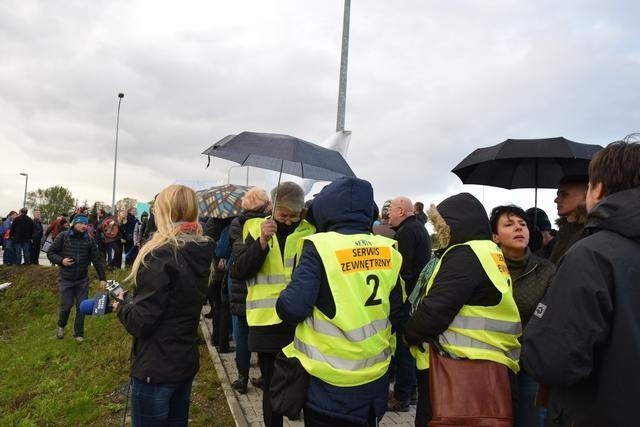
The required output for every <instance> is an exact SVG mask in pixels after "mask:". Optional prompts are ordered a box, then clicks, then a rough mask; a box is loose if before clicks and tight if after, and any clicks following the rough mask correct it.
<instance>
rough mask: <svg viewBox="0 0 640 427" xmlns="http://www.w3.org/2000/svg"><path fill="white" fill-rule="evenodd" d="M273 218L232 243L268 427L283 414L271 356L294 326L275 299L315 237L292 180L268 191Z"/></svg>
mask: <svg viewBox="0 0 640 427" xmlns="http://www.w3.org/2000/svg"><path fill="white" fill-rule="evenodd" d="M271 198H272V200H273V214H272V215H271V216H269V217H266V218H259V217H258V218H252V219H249V220H247V221H246V222H245V223H244V226H243V227H242V243H241V245H240V247H238V244H237V243H236V244H234V256H236V254H237V256H236V258H235V261H234V263H233V267H232V271H231V275H232V277H233V278H235V279H239V280H245V281H246V282H247V298H246V316H247V324H248V325H249V351H255V352H257V353H258V361H259V364H260V371H261V373H262V378H263V393H262V415H263V418H264V423H265V425H266V426H267V427H273V426H276V427H280V426H282V415H281V414H277V413H274V412H273V411H272V410H271V396H270V392H269V389H270V383H271V377H272V375H273V367H274V362H275V358H276V354H278V352H279V351H280V350H282V348H284V347H285V346H286V345H288V344H289V343H290V342H291V341H293V336H294V332H295V327H296V323H295V322H283V321H282V319H280V317H278V314H277V313H276V301H277V299H278V296H279V295H280V292H282V291H283V290H284V288H285V287H286V286H287V284H288V283H289V281H290V280H291V274H292V273H293V267H294V263H295V256H296V253H297V250H298V242H299V241H300V240H301V239H302V238H303V237H306V236H309V235H311V234H313V233H315V227H314V226H313V225H311V224H310V223H308V222H307V221H305V220H304V219H302V217H303V214H304V213H305V209H304V191H303V190H302V188H300V186H299V185H298V184H296V183H294V182H283V183H281V184H280V185H279V186H278V187H276V188H274V189H273V190H272V191H271Z"/></svg>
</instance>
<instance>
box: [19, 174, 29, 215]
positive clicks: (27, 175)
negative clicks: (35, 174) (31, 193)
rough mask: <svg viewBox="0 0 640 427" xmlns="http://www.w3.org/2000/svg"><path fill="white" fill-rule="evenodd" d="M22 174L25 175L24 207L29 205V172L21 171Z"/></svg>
mask: <svg viewBox="0 0 640 427" xmlns="http://www.w3.org/2000/svg"><path fill="white" fill-rule="evenodd" d="M20 175H22V176H24V198H23V199H22V207H23V208H26V207H27V184H28V183H29V174H28V173H25V172H20Z"/></svg>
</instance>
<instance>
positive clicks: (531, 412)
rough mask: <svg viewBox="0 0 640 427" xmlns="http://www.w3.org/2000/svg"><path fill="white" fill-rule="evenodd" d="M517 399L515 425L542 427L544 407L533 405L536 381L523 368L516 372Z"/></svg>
mask: <svg viewBox="0 0 640 427" xmlns="http://www.w3.org/2000/svg"><path fill="white" fill-rule="evenodd" d="M517 381H518V400H517V402H516V405H515V406H516V408H515V411H516V413H515V414H514V415H515V417H514V418H515V420H514V421H515V422H514V426H515V427H542V426H544V419H545V416H546V412H547V410H546V409H543V408H537V407H536V406H535V400H536V393H537V392H538V383H537V382H536V381H535V380H534V379H533V378H531V377H530V376H529V374H527V373H526V372H524V371H523V370H520V372H518V376H517Z"/></svg>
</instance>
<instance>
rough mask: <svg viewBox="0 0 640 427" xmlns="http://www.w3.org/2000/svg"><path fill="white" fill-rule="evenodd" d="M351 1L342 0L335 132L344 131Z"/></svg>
mask: <svg viewBox="0 0 640 427" xmlns="http://www.w3.org/2000/svg"><path fill="white" fill-rule="evenodd" d="M350 15H351V0H344V18H343V20H342V54H341V55H340V86H339V88H338V118H337V120H336V132H340V131H343V130H344V116H345V111H346V107H347V63H348V59H349V17H350Z"/></svg>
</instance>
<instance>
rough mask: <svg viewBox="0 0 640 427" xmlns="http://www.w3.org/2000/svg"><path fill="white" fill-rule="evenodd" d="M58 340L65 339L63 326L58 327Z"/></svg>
mask: <svg viewBox="0 0 640 427" xmlns="http://www.w3.org/2000/svg"><path fill="white" fill-rule="evenodd" d="M56 338H58V339H59V340H61V339H62V338H64V328H63V327H62V326H58V328H57V329H56Z"/></svg>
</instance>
